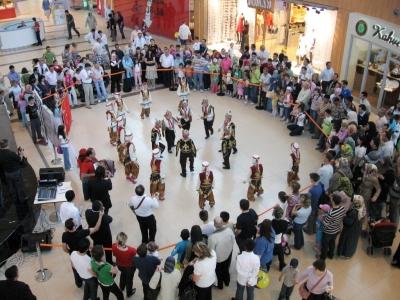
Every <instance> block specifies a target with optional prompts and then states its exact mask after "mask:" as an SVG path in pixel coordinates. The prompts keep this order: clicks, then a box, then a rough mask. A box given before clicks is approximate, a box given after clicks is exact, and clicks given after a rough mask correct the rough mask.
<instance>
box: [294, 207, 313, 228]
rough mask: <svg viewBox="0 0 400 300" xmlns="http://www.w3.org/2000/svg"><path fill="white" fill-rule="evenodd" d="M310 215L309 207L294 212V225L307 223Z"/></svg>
mask: <svg viewBox="0 0 400 300" xmlns="http://www.w3.org/2000/svg"><path fill="white" fill-rule="evenodd" d="M310 214H311V206H309V207H307V208H304V207H302V208H300V209H299V210H298V211H297V212H296V217H295V218H294V220H293V222H294V223H296V224H304V223H306V222H307V220H308V217H309V216H310Z"/></svg>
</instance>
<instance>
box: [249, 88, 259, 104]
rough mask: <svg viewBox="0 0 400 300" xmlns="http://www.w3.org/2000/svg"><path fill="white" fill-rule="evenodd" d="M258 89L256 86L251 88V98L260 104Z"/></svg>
mask: <svg viewBox="0 0 400 300" xmlns="http://www.w3.org/2000/svg"><path fill="white" fill-rule="evenodd" d="M257 96H258V87H256V86H251V87H250V95H249V98H250V100H251V101H252V102H253V103H257V102H258V99H257V98H258V97H257Z"/></svg>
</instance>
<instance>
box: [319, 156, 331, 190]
mask: <svg viewBox="0 0 400 300" xmlns="http://www.w3.org/2000/svg"><path fill="white" fill-rule="evenodd" d="M332 159H333V157H332V154H330V153H329V152H328V153H326V154H325V157H324V162H323V165H322V167H321V168H319V170H318V175H319V181H320V182H321V183H322V184H323V186H324V190H325V191H327V190H328V189H329V181H330V180H331V178H332V175H333V166H332V162H331V161H332Z"/></svg>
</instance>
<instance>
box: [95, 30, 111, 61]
mask: <svg viewBox="0 0 400 300" xmlns="http://www.w3.org/2000/svg"><path fill="white" fill-rule="evenodd" d="M97 33H98V35H99V37H100V45H102V46H103V47H104V48H105V49H106V51H107V54H108V58H109V59H111V53H110V49H109V48H108V40H107V36H106V35H105V34H104V33H103V32H102V31H101V30H99V31H97Z"/></svg>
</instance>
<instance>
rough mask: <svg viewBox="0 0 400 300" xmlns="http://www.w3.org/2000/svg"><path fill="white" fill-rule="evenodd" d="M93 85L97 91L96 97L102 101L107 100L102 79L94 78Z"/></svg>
mask: <svg viewBox="0 0 400 300" xmlns="http://www.w3.org/2000/svg"><path fill="white" fill-rule="evenodd" d="M94 85H95V87H96V92H97V98H98V99H101V100H102V101H106V100H107V97H108V95H107V90H106V86H105V85H104V81H103V80H94Z"/></svg>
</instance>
